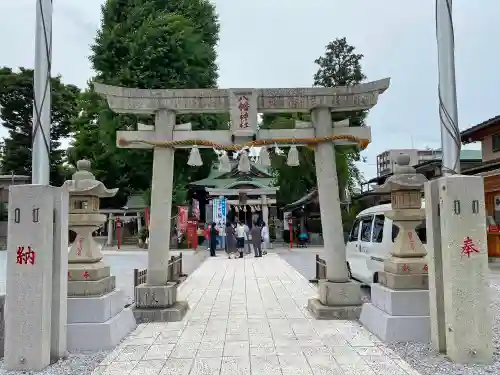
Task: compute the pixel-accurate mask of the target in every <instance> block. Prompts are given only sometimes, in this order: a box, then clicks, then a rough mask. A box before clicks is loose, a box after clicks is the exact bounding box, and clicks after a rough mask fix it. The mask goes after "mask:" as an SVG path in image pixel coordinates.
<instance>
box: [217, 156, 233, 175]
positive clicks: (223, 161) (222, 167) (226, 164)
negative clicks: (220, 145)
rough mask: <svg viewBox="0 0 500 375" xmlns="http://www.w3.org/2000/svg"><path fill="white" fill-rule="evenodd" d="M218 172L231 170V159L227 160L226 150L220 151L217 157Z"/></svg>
mask: <svg viewBox="0 0 500 375" xmlns="http://www.w3.org/2000/svg"><path fill="white" fill-rule="evenodd" d="M219 172H222V173H229V172H231V161H230V160H229V156H228V155H227V152H226V151H222V155H221V156H220V158H219Z"/></svg>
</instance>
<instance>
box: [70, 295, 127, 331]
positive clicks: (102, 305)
mask: <svg viewBox="0 0 500 375" xmlns="http://www.w3.org/2000/svg"><path fill="white" fill-rule="evenodd" d="M124 301H125V294H124V293H123V291H121V290H120V289H115V290H114V291H112V292H111V293H108V294H105V295H104V296H100V297H94V298H89V297H69V298H68V324H71V323H101V322H105V321H107V320H109V319H111V318H112V317H113V316H115V315H117V314H118V313H119V312H120V311H121V310H122V309H123V306H124V304H125V302H124Z"/></svg>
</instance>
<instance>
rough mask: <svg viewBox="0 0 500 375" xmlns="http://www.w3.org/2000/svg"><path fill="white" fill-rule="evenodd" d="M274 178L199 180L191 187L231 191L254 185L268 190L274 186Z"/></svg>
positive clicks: (208, 178) (192, 183)
mask: <svg viewBox="0 0 500 375" xmlns="http://www.w3.org/2000/svg"><path fill="white" fill-rule="evenodd" d="M272 182H273V179H272V178H259V177H257V178H256V177H253V178H252V177H249V178H244V177H241V178H224V179H217V178H210V177H207V178H204V179H203V180H198V181H194V182H191V183H190V185H197V186H205V187H210V188H218V189H230V188H232V187H234V188H236V187H237V185H253V186H255V187H256V188H267V187H271V186H272Z"/></svg>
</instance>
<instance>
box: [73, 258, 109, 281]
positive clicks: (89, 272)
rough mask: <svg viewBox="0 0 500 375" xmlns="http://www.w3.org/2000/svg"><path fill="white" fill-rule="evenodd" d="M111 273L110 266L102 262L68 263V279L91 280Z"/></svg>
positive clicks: (102, 277)
mask: <svg viewBox="0 0 500 375" xmlns="http://www.w3.org/2000/svg"><path fill="white" fill-rule="evenodd" d="M109 275H111V273H110V268H109V266H107V265H106V264H104V263H103V262H97V263H70V264H68V280H69V281H92V280H94V281H95V280H100V279H104V278H105V277H108V276H109Z"/></svg>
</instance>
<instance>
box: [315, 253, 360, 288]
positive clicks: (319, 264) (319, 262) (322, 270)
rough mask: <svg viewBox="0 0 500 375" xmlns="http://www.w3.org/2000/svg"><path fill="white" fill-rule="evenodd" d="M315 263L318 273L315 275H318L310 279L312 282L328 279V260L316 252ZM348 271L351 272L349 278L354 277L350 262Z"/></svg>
mask: <svg viewBox="0 0 500 375" xmlns="http://www.w3.org/2000/svg"><path fill="white" fill-rule="evenodd" d="M315 265H316V275H315V276H316V277H315V278H314V279H312V280H309V282H311V283H317V282H318V281H319V280H321V279H326V261H325V260H324V259H322V258H320V257H319V255H318V254H316V258H315ZM347 272H348V274H349V278H352V274H351V267H350V266H349V262H347Z"/></svg>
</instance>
